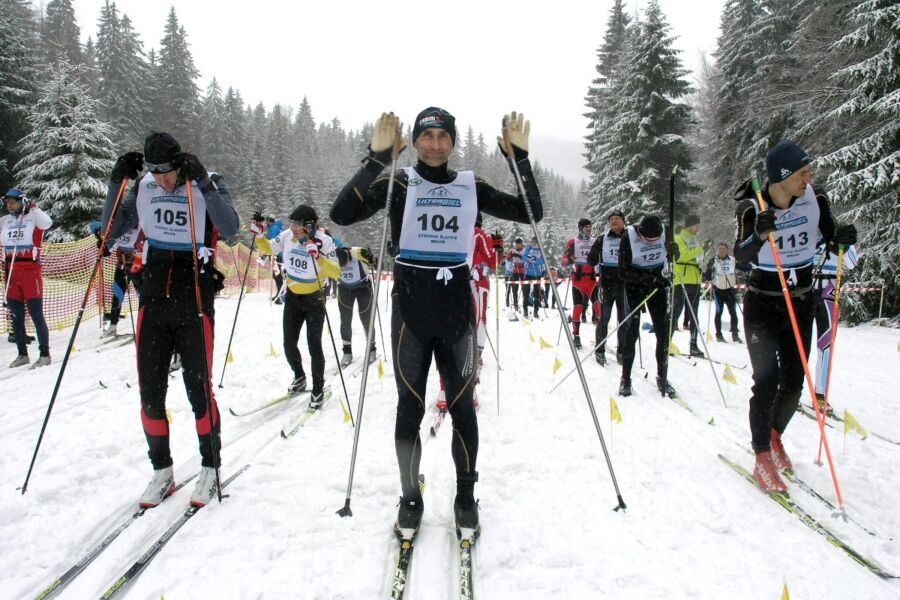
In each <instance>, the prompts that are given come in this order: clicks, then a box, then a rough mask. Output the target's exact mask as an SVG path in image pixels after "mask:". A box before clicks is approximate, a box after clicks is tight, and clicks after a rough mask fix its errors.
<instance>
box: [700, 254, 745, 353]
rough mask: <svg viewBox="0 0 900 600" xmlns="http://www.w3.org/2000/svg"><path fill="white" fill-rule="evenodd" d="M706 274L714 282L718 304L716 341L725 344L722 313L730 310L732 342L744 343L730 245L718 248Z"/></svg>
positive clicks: (713, 287)
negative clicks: (729, 251)
mask: <svg viewBox="0 0 900 600" xmlns="http://www.w3.org/2000/svg"><path fill="white" fill-rule="evenodd" d="M706 272H707V274H708V275H709V278H710V279H711V280H712V299H713V300H714V301H715V303H716V318H715V323H716V341H718V342H724V341H725V336H723V335H722V313H723V312H725V309H726V308H727V309H728V316H729V318H730V319H731V341H733V342H737V343H739V344H741V343H743V340H742V339H741V335H740V330H739V327H738V316H737V310H736V309H735V306H736V305H737V289H735V286H736V284H737V279H736V273H737V271H736V270H735V263H734V257H733V256H731V255H729V254H728V244H726V243H724V242H722V243H720V244H719V245H718V246H716V254H715V256H713V257H712V258H710V259H709V262H708V263H707V265H706Z"/></svg>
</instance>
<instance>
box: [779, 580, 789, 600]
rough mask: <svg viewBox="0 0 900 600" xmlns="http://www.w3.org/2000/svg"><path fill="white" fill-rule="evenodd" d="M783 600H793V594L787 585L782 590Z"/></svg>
mask: <svg viewBox="0 0 900 600" xmlns="http://www.w3.org/2000/svg"><path fill="white" fill-rule="evenodd" d="M781 600H791V593H790V592H789V591H788V587H787V584H784V589H783V590H781Z"/></svg>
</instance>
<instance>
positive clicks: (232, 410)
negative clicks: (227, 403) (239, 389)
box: [228, 408, 240, 417]
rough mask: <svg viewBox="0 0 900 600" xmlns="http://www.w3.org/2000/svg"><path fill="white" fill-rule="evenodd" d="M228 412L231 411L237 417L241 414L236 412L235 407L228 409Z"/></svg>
mask: <svg viewBox="0 0 900 600" xmlns="http://www.w3.org/2000/svg"><path fill="white" fill-rule="evenodd" d="M228 412H230V413H231V414H232V415H233V416H235V417H237V416H240V415H238V414H237V413H236V412H234V409H233V408H229V409H228Z"/></svg>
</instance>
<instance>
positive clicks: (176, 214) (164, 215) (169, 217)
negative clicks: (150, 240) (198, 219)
mask: <svg viewBox="0 0 900 600" xmlns="http://www.w3.org/2000/svg"><path fill="white" fill-rule="evenodd" d="M153 214H154V215H156V222H157V223H165V224H166V225H178V226H179V227H184V226H185V225H187V223H188V218H187V212H185V211H183V210H171V209H168V208H167V209H165V210H163V209H161V208H157V209H156V210H154V211H153Z"/></svg>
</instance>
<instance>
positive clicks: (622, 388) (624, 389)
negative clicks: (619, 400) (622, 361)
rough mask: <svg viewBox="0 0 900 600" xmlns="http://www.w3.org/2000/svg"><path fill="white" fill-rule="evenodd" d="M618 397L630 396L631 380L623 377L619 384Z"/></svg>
mask: <svg viewBox="0 0 900 600" xmlns="http://www.w3.org/2000/svg"><path fill="white" fill-rule="evenodd" d="M619 395H620V396H630V395H631V379H629V378H626V377H623V378H622V380H621V381H620V382H619Z"/></svg>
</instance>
